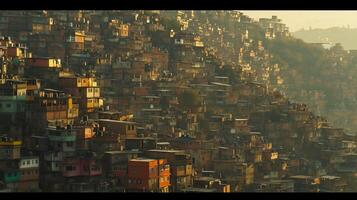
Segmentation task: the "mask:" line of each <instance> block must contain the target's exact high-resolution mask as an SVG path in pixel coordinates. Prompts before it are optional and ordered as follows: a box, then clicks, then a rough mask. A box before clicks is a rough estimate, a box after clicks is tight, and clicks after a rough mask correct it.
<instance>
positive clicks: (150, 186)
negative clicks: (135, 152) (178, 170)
mask: <svg viewBox="0 0 357 200" xmlns="http://www.w3.org/2000/svg"><path fill="white" fill-rule="evenodd" d="M169 186H170V166H169V165H168V164H167V160H165V159H148V158H137V159H132V160H129V162H128V186H127V189H128V190H129V191H146V192H169Z"/></svg>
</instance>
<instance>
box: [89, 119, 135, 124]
mask: <svg viewBox="0 0 357 200" xmlns="http://www.w3.org/2000/svg"><path fill="white" fill-rule="evenodd" d="M95 121H99V122H114V123H121V124H137V123H136V122H131V121H121V120H113V119H98V120H95Z"/></svg>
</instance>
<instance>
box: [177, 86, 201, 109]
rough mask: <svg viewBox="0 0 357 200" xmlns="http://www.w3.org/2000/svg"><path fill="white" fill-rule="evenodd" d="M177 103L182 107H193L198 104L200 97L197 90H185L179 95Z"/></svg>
mask: <svg viewBox="0 0 357 200" xmlns="http://www.w3.org/2000/svg"><path fill="white" fill-rule="evenodd" d="M178 100H179V105H180V107H181V108H182V109H185V110H188V109H193V108H195V107H197V106H199V105H200V97H199V95H198V93H197V92H194V91H192V90H186V91H184V92H183V93H182V94H181V95H179V99H178Z"/></svg>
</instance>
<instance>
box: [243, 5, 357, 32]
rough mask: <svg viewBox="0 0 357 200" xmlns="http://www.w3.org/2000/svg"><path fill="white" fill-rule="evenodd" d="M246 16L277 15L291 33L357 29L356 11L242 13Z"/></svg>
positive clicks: (263, 16)
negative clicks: (333, 28) (346, 28)
mask: <svg viewBox="0 0 357 200" xmlns="http://www.w3.org/2000/svg"><path fill="white" fill-rule="evenodd" d="M242 12H243V13H244V14H246V15H248V16H250V17H252V18H254V19H257V20H258V19H259V18H271V16H272V15H277V16H278V18H280V19H282V20H283V21H282V22H283V23H285V24H287V26H288V27H289V28H290V31H292V32H293V31H297V30H299V29H302V28H305V29H308V28H309V27H311V28H329V27H336V26H338V27H347V26H348V25H349V26H350V27H351V28H357V10H356V11H264V10H262V11H253V10H252V11H244V10H243V11H242Z"/></svg>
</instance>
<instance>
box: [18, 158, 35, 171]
mask: <svg viewBox="0 0 357 200" xmlns="http://www.w3.org/2000/svg"><path fill="white" fill-rule="evenodd" d="M38 167H39V158H22V159H21V160H20V169H25V168H38Z"/></svg>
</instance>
